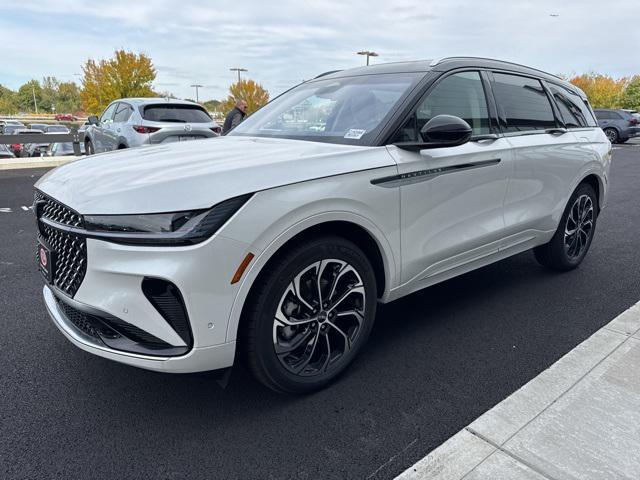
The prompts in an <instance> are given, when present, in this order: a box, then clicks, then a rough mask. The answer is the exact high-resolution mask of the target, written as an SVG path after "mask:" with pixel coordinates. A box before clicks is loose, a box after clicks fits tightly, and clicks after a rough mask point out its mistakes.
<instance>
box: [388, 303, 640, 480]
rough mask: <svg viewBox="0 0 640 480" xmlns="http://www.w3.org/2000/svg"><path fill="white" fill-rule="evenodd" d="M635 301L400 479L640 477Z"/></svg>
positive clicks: (639, 321)
mask: <svg viewBox="0 0 640 480" xmlns="http://www.w3.org/2000/svg"><path fill="white" fill-rule="evenodd" d="M638 372H640V302H638V303H637V304H635V305H634V306H632V307H631V308H629V309H628V310H626V311H625V312H623V313H622V314H620V315H619V316H617V317H616V318H615V319H614V320H612V321H611V322H610V323H609V324H607V325H605V326H604V327H603V328H601V329H600V330H598V331H597V332H596V333H594V334H593V335H592V336H591V337H589V338H588V339H587V340H585V341H584V342H583V343H581V344H580V345H578V346H577V347H576V348H574V349H573V350H572V351H570V352H569V353H567V354H566V355H565V356H564V357H562V358H561V359H560V360H558V361H557V362H556V363H554V364H553V365H552V366H551V367H549V368H548V369H547V370H545V371H544V372H542V373H541V374H540V375H538V376H537V377H536V378H534V379H533V380H531V381H530V382H529V383H527V384H526V385H524V386H523V387H522V388H520V389H519V390H518V391H516V392H515V393H513V394H512V395H511V396H509V397H507V398H506V399H505V400H503V401H502V402H500V403H499V404H498V405H496V406H495V407H493V408H492V409H491V410H489V411H488V412H486V413H485V414H483V415H482V416H480V417H479V418H478V419H477V420H475V421H474V422H473V423H471V424H470V425H469V426H467V427H466V428H465V429H463V430H461V431H460V432H458V433H457V434H456V435H454V436H453V437H451V438H450V439H449V440H447V441H446V442H445V443H443V444H442V445H441V446H440V447H438V448H436V449H435V450H433V451H432V452H431V453H429V454H428V455H427V456H426V457H425V458H423V459H422V460H420V461H419V462H417V463H416V464H415V465H413V466H412V467H409V468H408V469H407V470H405V471H404V472H403V473H402V474H401V475H399V476H398V477H396V478H397V479H400V480H415V479H429V480H460V479H462V478H464V479H465V480H470V479H484V478H486V479H492V480H493V479H513V478H518V479H525V480H527V479H532V480H534V479H535V480H545V479H546V480H560V479H576V478H581V479H583V478H584V479H594V480H595V479H598V480H600V479H603V478H640V456H638V455H635V456H634V455H633V452H634V451H635V452H640V427H639V426H638V424H639V423H640V408H638V407H639V406H640V382H639V381H638V379H639V377H640V375H639V373H638Z"/></svg>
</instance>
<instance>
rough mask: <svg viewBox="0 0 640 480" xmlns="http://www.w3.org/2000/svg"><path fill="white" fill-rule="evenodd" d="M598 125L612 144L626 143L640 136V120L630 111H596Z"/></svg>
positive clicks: (600, 109) (602, 109)
mask: <svg viewBox="0 0 640 480" xmlns="http://www.w3.org/2000/svg"><path fill="white" fill-rule="evenodd" d="M595 114H596V118H597V119H598V125H599V126H600V128H602V130H604V133H605V134H606V135H607V138H608V139H609V141H610V142H611V143H624V142H626V141H627V140H629V139H630V138H633V137H637V136H640V120H638V117H637V116H636V115H634V114H633V113H631V112H630V111H628V110H622V109H620V110H609V109H604V108H599V109H596V110H595Z"/></svg>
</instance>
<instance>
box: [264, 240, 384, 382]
mask: <svg viewBox="0 0 640 480" xmlns="http://www.w3.org/2000/svg"><path fill="white" fill-rule="evenodd" d="M328 258H335V259H338V260H343V261H346V262H348V263H350V264H351V265H352V266H353V267H354V268H355V269H356V271H357V272H358V274H359V275H360V278H361V279H362V282H363V284H364V287H365V297H366V299H365V317H364V320H363V324H362V326H361V329H360V332H359V333H358V337H357V338H356V341H355V342H354V345H353V347H352V348H351V350H350V351H349V352H347V353H346V354H345V355H344V356H343V357H342V358H341V359H340V360H339V362H340V365H339V366H338V368H335V369H334V370H332V371H330V372H327V373H324V374H319V375H315V376H311V377H303V376H298V375H295V374H293V373H291V372H289V371H288V370H286V368H285V367H283V366H282V365H281V363H280V361H279V360H278V358H277V356H276V354H275V351H274V346H273V321H274V315H275V311H276V309H277V307H278V304H279V301H280V299H281V297H282V295H283V294H284V291H285V289H286V288H287V286H288V285H289V284H290V283H291V281H292V279H293V278H294V276H295V275H297V274H298V273H300V271H301V270H302V269H303V268H305V267H307V266H309V265H311V264H313V263H315V262H317V261H319V260H322V259H328ZM257 301H258V305H256V307H257V312H258V315H257V318H255V319H254V321H256V322H257V328H256V334H257V338H256V353H257V358H256V361H257V362H258V363H259V365H260V367H261V369H262V370H263V371H264V373H265V374H266V375H267V377H268V378H269V379H270V381H271V382H272V383H274V384H275V385H277V386H279V387H280V388H281V389H283V390H285V391H288V392H293V393H304V392H308V391H312V390H317V389H319V388H321V387H323V386H324V385H326V384H328V383H329V382H331V381H332V380H333V379H334V378H335V377H337V376H338V375H340V374H341V373H342V372H343V371H344V369H345V368H346V367H347V366H348V365H349V364H350V363H351V362H352V361H353V359H354V358H355V357H356V356H357V354H358V352H359V351H360V350H361V348H362V346H363V345H364V344H365V343H366V341H367V338H368V337H369V334H370V333H371V329H372V327H373V323H374V319H375V312H376V306H377V292H376V281H375V276H374V273H373V268H372V267H371V264H370V262H369V261H368V259H367V257H366V256H365V255H364V253H363V252H362V251H361V250H360V249H359V248H358V247H357V246H355V245H354V244H352V243H351V242H349V241H347V240H344V239H342V238H340V237H335V238H332V237H327V238H322V239H318V240H314V241H312V242H309V243H307V244H305V245H304V246H301V247H298V248H296V249H294V250H293V251H292V252H291V253H290V254H289V255H287V256H286V260H285V261H284V262H280V263H279V264H278V266H276V268H275V270H274V271H273V272H272V273H271V275H270V277H269V279H268V280H267V283H266V284H265V288H264V289H263V291H262V294H261V295H260V297H259V298H258V300H257Z"/></svg>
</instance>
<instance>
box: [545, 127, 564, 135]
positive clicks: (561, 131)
mask: <svg viewBox="0 0 640 480" xmlns="http://www.w3.org/2000/svg"><path fill="white" fill-rule="evenodd" d="M544 133H550V134H552V135H563V134H565V133H567V129H566V128H547V129H546V130H545V131H544Z"/></svg>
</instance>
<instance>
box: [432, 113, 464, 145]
mask: <svg viewBox="0 0 640 480" xmlns="http://www.w3.org/2000/svg"><path fill="white" fill-rule="evenodd" d="M472 134H473V130H472V129H471V127H470V126H469V124H468V123H467V122H465V121H464V120H463V119H461V118H460V117H455V116H453V115H437V116H435V117H433V118H432V119H431V120H429V121H428V122H427V123H426V124H425V126H424V127H422V130H420V135H422V139H423V140H424V141H425V142H427V143H432V144H437V146H439V147H455V146H456V145H462V144H463V143H467V142H468V141H469V140H470V139H471V135H472Z"/></svg>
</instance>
